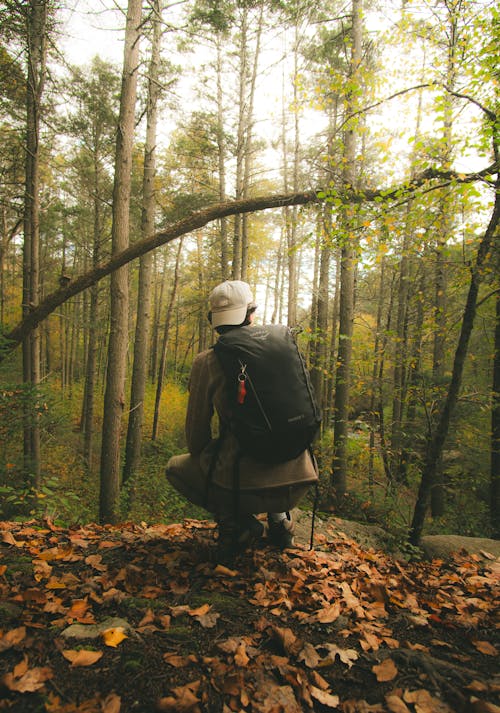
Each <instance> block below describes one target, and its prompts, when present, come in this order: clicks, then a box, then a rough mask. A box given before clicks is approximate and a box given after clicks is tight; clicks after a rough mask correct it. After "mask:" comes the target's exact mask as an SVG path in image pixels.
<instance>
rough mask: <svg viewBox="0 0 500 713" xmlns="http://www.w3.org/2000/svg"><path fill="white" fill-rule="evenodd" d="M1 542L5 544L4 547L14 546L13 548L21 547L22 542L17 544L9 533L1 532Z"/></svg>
mask: <svg viewBox="0 0 500 713" xmlns="http://www.w3.org/2000/svg"><path fill="white" fill-rule="evenodd" d="M2 541H3V542H5V544H6V545H14V546H15V547H23V546H24V542H19V541H18V540H16V539H15V538H14V535H13V534H12V533H11V532H8V531H7V532H2Z"/></svg>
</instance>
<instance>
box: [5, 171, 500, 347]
mask: <svg viewBox="0 0 500 713" xmlns="http://www.w3.org/2000/svg"><path fill="white" fill-rule="evenodd" d="M496 172H498V166H497V165H496V164H492V165H490V166H488V167H487V168H485V169H483V170H482V171H478V172H475V173H469V174H458V173H456V172H454V171H440V170H438V169H428V170H426V171H424V173H422V174H421V175H420V176H417V177H416V178H415V179H414V180H413V181H412V182H411V183H405V184H402V185H399V186H395V187H393V188H391V189H378V190H375V189H370V190H364V191H363V190H358V191H352V190H349V191H336V190H332V191H331V192H329V191H328V190H326V191H315V190H310V191H303V192H300V193H291V194H278V195H274V196H260V197H257V198H245V199H241V200H236V201H227V202H224V203H215V204H213V205H210V206H208V207H206V208H202V209H200V210H197V211H193V212H192V213H190V214H189V215H188V216H186V218H183V219H181V220H178V221H176V222H175V223H172V224H171V225H169V226H167V227H166V228H165V229H164V230H160V231H159V232H157V233H155V234H154V235H151V236H149V237H148V238H144V239H142V240H138V241H137V242H135V243H133V244H132V245H130V246H129V247H128V248H127V249H126V250H123V251H122V252H120V253H118V254H117V255H113V256H112V257H111V258H110V259H109V260H108V261H107V262H104V263H101V264H99V265H97V266H96V267H94V268H93V269H92V270H90V271H89V272H86V273H84V274H83V275H80V276H79V277H77V278H75V279H74V280H71V281H70V282H69V284H67V285H65V286H63V287H60V288H59V289H58V290H56V291H55V292H52V293H50V294H49V295H47V297H45V299H44V300H43V301H42V302H40V304H39V305H38V306H37V307H35V308H33V309H32V311H31V312H30V313H29V314H28V315H27V316H26V317H25V318H24V319H23V320H22V321H21V322H19V323H18V324H17V325H16V326H15V327H14V329H12V331H11V332H9V333H8V334H5V335H4V337H3V339H2V342H3V344H2V349H1V350H0V361H2V359H3V358H4V357H5V356H6V354H7V353H8V352H9V351H11V350H12V349H15V348H16V347H17V346H18V345H19V344H20V343H21V342H22V340H23V339H24V337H25V336H26V335H27V334H28V333H29V332H30V331H31V330H33V329H35V328H36V327H37V326H38V325H39V324H40V322H42V321H43V320H44V319H46V317H48V316H49V315H50V314H51V313H52V312H54V310H55V309H57V308H58V307H59V306H60V305H61V304H63V303H64V302H66V300H68V299H70V298H71V297H74V296H75V295H78V294H79V293H80V292H83V291H84V290H86V289H87V288H89V287H91V286H92V285H94V284H95V283H96V282H98V281H99V280H101V279H102V278H103V277H106V275H109V274H111V273H112V272H113V271H114V270H116V269H118V268H119V267H122V266H123V265H126V264H127V263H129V262H131V261H132V260H135V259H136V258H138V257H140V256H141V255H145V254H146V253H148V252H150V251H151V250H155V249H156V248H158V247H160V246H161V245H166V244H167V243H169V242H171V241H172V240H175V238H179V237H180V236H181V235H186V234H187V233H191V232H192V231H193V230H197V229H199V228H202V227H204V226H205V225H207V223H210V222H211V221H213V220H218V219H220V218H227V217H228V216H230V215H238V214H242V213H253V212H257V211H260V210H267V209H270V208H283V207H286V206H292V205H307V204H308V203H316V202H320V201H321V200H326V201H328V199H329V196H331V197H335V198H340V199H341V200H342V202H343V203H363V202H374V201H377V202H389V201H393V200H401V198H402V197H403V196H407V195H409V194H411V193H413V192H415V191H418V190H419V188H421V187H422V186H426V190H431V189H430V188H429V185H428V184H429V181H432V180H435V179H440V180H443V179H444V180H446V181H449V182H451V181H456V182H457V183H472V182H473V181H477V180H481V179H484V178H485V177H487V176H489V175H491V174H493V173H496ZM440 185H441V184H439V185H438V186H436V187H439V186H440Z"/></svg>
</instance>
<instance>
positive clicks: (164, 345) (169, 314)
mask: <svg viewBox="0 0 500 713" xmlns="http://www.w3.org/2000/svg"><path fill="white" fill-rule="evenodd" d="M181 251H182V240H179V245H178V247H177V255H176V258H175V268H174V280H173V284H172V291H171V293H170V299H169V302H168V307H167V314H166V316H165V327H164V330H163V341H162V347H161V355H160V365H159V367H158V380H157V382H156V396H155V410H154V416H153V430H152V433H151V440H152V441H156V438H157V436H158V423H159V420H160V401H161V392H162V390H163V379H164V377H165V365H166V362H167V350H168V338H169V334H170V323H171V321H172V312H173V309H174V304H175V298H176V295H177V287H178V285H179V265H180V259H181Z"/></svg>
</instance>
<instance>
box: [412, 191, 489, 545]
mask: <svg viewBox="0 0 500 713" xmlns="http://www.w3.org/2000/svg"><path fill="white" fill-rule="evenodd" d="M499 217H500V180H499V179H498V177H497V181H496V195H495V204H494V207H493V212H492V215H491V218H490V222H489V224H488V227H487V229H486V231H485V233H484V236H483V238H482V240H481V243H480V245H479V249H478V254H477V258H476V264H475V265H474V267H473V269H472V272H471V281H470V285H469V291H468V294H467V300H466V304H465V308H464V313H463V318H462V324H461V328H460V336H459V339H458V344H457V348H456V350H455V357H454V361H453V371H452V375H451V381H450V386H449V389H448V393H447V396H446V400H445V403H444V406H443V409H442V411H441V414H440V417H439V421H438V423H437V425H436V428H435V431H434V434H433V436H432V437H431V439H430V442H429V443H428V446H427V449H426V457H425V461H424V465H423V469H422V477H421V481H420V487H419V491H418V498H417V502H416V505H415V510H414V512H413V519H412V523H411V528H410V534H409V541H410V543H411V544H413V545H418V544H419V542H420V538H421V536H422V531H423V528H424V523H425V515H426V512H427V508H428V505H429V500H430V495H431V490H432V487H433V484H434V483H435V477H436V471H437V468H438V467H439V462H440V460H441V456H442V452H443V446H444V443H445V441H446V437H447V435H448V430H449V426H450V420H451V417H452V415H453V413H454V411H455V407H456V404H457V400H458V395H459V392H460V386H461V383H462V375H463V370H464V364H465V358H466V356H467V349H468V345H469V340H470V336H471V333H472V328H473V326H474V318H475V315H476V305H477V296H478V292H479V286H480V284H481V279H482V274H483V269H484V267H485V263H486V261H487V260H488V259H490V258H491V254H490V251H491V247H492V243H493V241H498V233H497V229H498V221H499Z"/></svg>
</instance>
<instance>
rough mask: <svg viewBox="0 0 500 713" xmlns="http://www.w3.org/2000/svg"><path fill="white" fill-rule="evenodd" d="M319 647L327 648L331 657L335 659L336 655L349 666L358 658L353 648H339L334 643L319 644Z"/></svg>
mask: <svg viewBox="0 0 500 713" xmlns="http://www.w3.org/2000/svg"><path fill="white" fill-rule="evenodd" d="M321 648H324V649H327V651H328V653H329V655H330V657H331V659H332V660H333V661H335V657H336V656H338V657H339V659H340V660H341V661H342V663H345V664H347V665H348V666H349V668H351V666H352V665H353V663H354V662H355V661H357V659H358V658H359V656H358V652H357V651H356V650H355V649H341V648H339V647H338V646H337V645H336V644H321Z"/></svg>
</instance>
